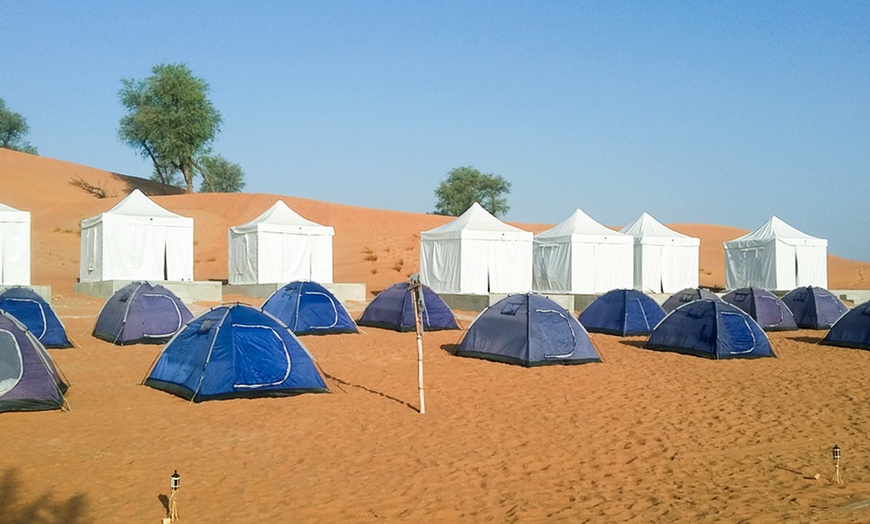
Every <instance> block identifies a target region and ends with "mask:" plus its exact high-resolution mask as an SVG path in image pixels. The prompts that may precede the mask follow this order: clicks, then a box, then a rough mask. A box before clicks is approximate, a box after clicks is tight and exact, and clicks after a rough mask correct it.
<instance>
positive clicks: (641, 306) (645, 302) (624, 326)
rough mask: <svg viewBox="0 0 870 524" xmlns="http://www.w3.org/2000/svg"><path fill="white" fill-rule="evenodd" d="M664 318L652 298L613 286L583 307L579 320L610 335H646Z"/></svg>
mask: <svg viewBox="0 0 870 524" xmlns="http://www.w3.org/2000/svg"><path fill="white" fill-rule="evenodd" d="M663 318H665V311H664V310H663V309H662V307H661V306H660V305H658V303H656V301H655V300H653V299H651V298H650V297H648V296H647V295H645V294H643V293H642V292H640V291H637V290H634V289H614V290H613V291H608V292H607V293H605V294H603V295H601V296H600V297H598V298H596V299H595V300H594V301H592V303H591V304H589V305H588V306H586V309H584V310H583V311H582V312H581V313H580V316H579V320H580V323H581V324H583V327H585V328H586V330H587V331H589V332H591V333H608V334H610V335H620V336H623V337H624V336H629V335H649V334H650V333H651V332H652V330H653V329H654V328H655V327H656V325H657V324H658V323H659V322H661V320H662V319H663Z"/></svg>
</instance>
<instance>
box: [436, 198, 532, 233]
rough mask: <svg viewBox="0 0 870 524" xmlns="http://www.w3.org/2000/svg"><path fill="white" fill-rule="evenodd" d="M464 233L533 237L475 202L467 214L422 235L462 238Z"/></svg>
mask: <svg viewBox="0 0 870 524" xmlns="http://www.w3.org/2000/svg"><path fill="white" fill-rule="evenodd" d="M462 231H491V232H494V233H519V234H522V235H524V236H525V235H528V236H531V235H532V234H531V233H530V232H528V231H523V230H522V229H520V228H518V227H514V226H512V225H509V224H505V223H504V222H502V221H501V220H499V219H498V218H496V217H494V216H493V215H492V214H491V213H490V212H489V211H487V210H486V209H484V208H483V206H481V205H480V204H478V203H477V202H475V203H473V204H471V207H469V208H468V209H467V210H466V211H465V213H462V214H461V215H459V216H458V217H456V218H455V219H454V220H452V221H450V222H448V223H446V224H444V225H442V226H439V227H436V228H435V229H430V230H429V231H424V232H423V233H421V237H422V236H423V235H425V236H427V237H429V238H448V237H452V238H456V237H458V236H462Z"/></svg>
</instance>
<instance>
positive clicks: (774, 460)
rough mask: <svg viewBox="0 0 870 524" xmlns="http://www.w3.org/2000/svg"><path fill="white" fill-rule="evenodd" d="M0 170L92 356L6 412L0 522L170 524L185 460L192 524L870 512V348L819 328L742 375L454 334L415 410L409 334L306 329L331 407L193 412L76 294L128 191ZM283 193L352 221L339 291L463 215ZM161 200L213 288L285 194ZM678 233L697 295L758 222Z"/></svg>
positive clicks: (342, 233)
mask: <svg viewBox="0 0 870 524" xmlns="http://www.w3.org/2000/svg"><path fill="white" fill-rule="evenodd" d="M76 176H80V177H82V178H83V179H84V180H86V181H87V182H88V183H90V184H92V185H104V187H105V189H106V190H107V191H108V192H109V193H110V194H113V195H115V197H114V198H109V199H96V198H94V197H93V196H91V195H88V194H87V193H85V192H83V191H82V190H81V189H78V188H76V187H74V186H72V185H70V184H69V183H68V182H69V180H70V178H72V177H76ZM0 177H2V181H3V190H2V195H0V201H2V202H3V203H5V204H8V205H11V206H13V207H17V208H20V209H25V210H29V211H30V212H31V213H32V219H33V224H32V236H33V245H32V252H33V283H34V284H49V285H51V286H52V290H53V294H54V298H53V305H54V307H55V309H56V311H57V312H58V314H59V315H60V316H61V318H62V320H63V321H64V323H65V325H66V327H67V331H68V333H69V334H70V336H71V337H72V338H73V339H74V340H75V342H76V344H77V347H76V348H73V349H69V350H52V351H51V354H52V356H53V357H54V359H55V361H56V362H57V363H58V365H59V366H60V367H61V368H62V370H63V371H64V373H65V374H66V376H67V377H68V378H69V380H70V381H71V383H72V387H71V389H70V391H69V393H68V395H67V398H68V400H69V402H70V404H71V406H72V411H69V412H65V413H63V412H41V413H3V414H0V420H2V426H0V427H2V429H3V431H2V432H0V446H2V449H3V453H2V459H0V522H16V523H17V522H58V523H60V522H64V523H67V522H101V523H102V522H119V523H127V522H159V521H160V518H162V517H163V515H164V506H163V502H162V497H163V496H165V495H166V494H167V491H168V489H167V488H168V485H169V476H170V475H171V473H172V471H173V469H178V471H179V473H180V474H181V476H182V490H181V492H180V498H179V503H178V504H179V510H180V514H181V517H182V520H181V522H337V521H350V522H377V521H387V522H392V521H404V522H456V521H465V522H478V521H495V522H518V521H521V522H539V521H564V522H699V521H703V522H739V521H751V522H785V521H789V522H791V521H795V522H868V521H870V507H867V508H865V507H863V506H862V505H861V504H860V503H861V502H862V501H865V500H867V499H870V458H868V444H867V443H866V437H865V435H866V434H867V433H868V431H870V410H868V409H867V405H868V404H867V403H868V401H870V392H868V390H867V388H866V386H865V382H866V377H867V376H870V352H864V351H857V350H849V349H842V348H831V347H825V346H817V345H816V344H815V342H817V341H818V340H819V338H820V337H821V336H822V335H823V332H815V331H807V330H802V331H798V332H791V333H775V334H772V335H771V340H772V342H773V344H774V347H775V349H776V351H777V352H778V354H779V356H780V358H778V359H763V360H756V361H735V362H729V361H720V362H715V361H708V360H704V359H700V358H693V357H687V356H683V355H676V354H668V353H658V352H651V351H646V350H643V349H640V348H639V345H640V344H641V343H642V341H643V340H644V339H643V338H641V337H635V338H627V339H620V338H618V337H612V336H607V335H593V337H592V338H593V341H594V342H595V344H596V345H597V347H598V349H599V351H600V353H601V355H602V356H603V358H604V359H605V363H604V364H587V365H582V366H570V367H543V368H533V369H525V368H520V367H516V366H509V365H504V364H496V363H492V362H486V361H481V360H475V359H465V358H458V357H453V356H451V355H449V354H448V353H447V350H448V349H450V347H451V345H453V344H455V343H456V342H457V340H458V338H459V335H460V334H459V332H436V333H429V334H427V335H426V337H425V339H424V345H425V348H426V349H425V351H426V386H427V389H426V395H427V396H426V406H427V413H426V414H425V415H420V414H419V413H417V412H416V411H415V408H414V407H415V406H416V405H417V391H416V350H415V343H414V335H413V334H408V333H405V334H399V333H394V332H389V331H384V330H379V329H373V328H367V329H366V334H360V335H337V336H324V337H305V338H303V342H304V343H305V344H306V345H307V347H308V348H309V349H310V350H311V351H312V353H313V354H314V355H315V356H316V358H317V359H318V361H319V363H320V365H321V367H322V368H323V370H324V371H325V372H326V373H327V374H328V377H329V378H328V379H327V383H328V385H329V386H330V388H331V389H332V391H333V393H332V394H329V395H302V396H299V397H293V398H278V399H256V400H227V401H217V402H206V403H202V404H196V405H189V404H188V403H187V402H186V401H184V400H183V399H180V398H177V397H174V396H171V395H168V394H166V393H163V392H161V391H157V390H153V389H151V388H147V387H143V386H139V385H138V383H139V381H141V380H142V378H143V377H144V375H145V373H146V372H147V370H148V369H149V366H150V365H151V363H152V362H153V361H154V359H155V358H156V357H157V355H158V354H159V351H160V347H155V346H146V345H138V346H130V347H123V348H120V347H116V346H112V345H110V344H108V343H105V342H102V341H99V340H96V339H94V338H93V337H91V336H90V332H91V330H92V328H93V322H94V318H95V316H96V314H97V312H98V310H99V308H100V306H101V304H102V301H101V300H99V299H95V298H91V297H85V296H81V295H76V294H73V293H72V284H73V282H74V281H75V279H76V277H77V275H78V250H79V236H78V223H79V220H81V219H82V218H85V217H89V216H93V215H95V214H97V213H99V212H101V211H104V210H106V209H108V208H109V207H111V206H112V205H114V204H115V203H116V202H117V201H118V200H119V199H120V198H122V197H123V196H124V195H125V194H126V190H127V188H128V187H129V184H131V183H133V182H135V181H133V182H131V181H129V180H128V181H125V180H122V179H119V178H117V177H115V176H114V175H112V174H110V173H107V172H104V171H99V170H96V169H92V168H87V167H84V166H79V165H74V164H69V163H66V162H60V161H56V160H51V159H44V158H39V157H33V156H30V155H24V154H19V153H13V152H9V151H6V150H2V149H0ZM34 187H37V188H38V191H36V192H33V188H34ZM152 190H153V189H152ZM282 198H285V201H286V202H287V203H288V205H290V206H291V207H292V208H293V209H295V210H296V211H298V212H299V213H300V214H302V215H303V216H305V217H306V218H309V219H312V220H315V221H318V222H321V223H325V224H329V225H332V226H334V227H335V230H336V236H335V277H336V281H338V282H365V283H366V285H367V288H368V290H369V291H376V290H380V289H383V288H384V287H386V286H387V285H389V284H392V283H393V282H396V281H399V280H403V279H405V278H407V275H408V273H412V272H415V271H416V266H417V260H418V259H417V256H418V255H417V243H418V241H419V239H418V238H417V235H418V234H419V231H421V230H425V229H429V228H431V227H434V226H436V225H439V224H442V223H444V222H446V221H448V220H449V218H446V217H437V216H431V215H424V214H412V213H398V212H392V211H378V210H371V209H364V208H358V207H352V206H343V205H336V204H327V203H323V202H315V201H311V200H304V199H298V198H291V197H282ZM155 199H156V200H157V202H158V203H160V204H161V205H163V206H165V207H167V208H168V209H171V210H173V211H175V212H178V213H181V214H184V215H188V216H193V217H194V219H195V224H196V226H195V227H196V231H195V235H196V246H195V257H196V267H195V275H196V278H197V279H200V280H204V279H221V278H225V277H226V228H227V227H229V226H230V225H235V224H239V223H242V222H245V221H247V220H250V219H252V218H254V217H255V216H256V215H258V214H259V213H260V212H262V211H263V210H264V209H266V208H267V207H268V206H269V205H271V204H272V203H273V202H274V200H275V199H276V196H274V195H250V194H237V195H174V196H160V197H155ZM522 226H523V227H527V228H529V229H531V230H533V231H540V230H542V229H545V228H546V227H547V226H544V225H522ZM673 227H674V228H675V229H677V230H678V231H681V232H684V233H687V234H691V235H693V236H698V237H700V238H701V263H700V266H701V282H702V285H720V286H721V285H722V281H723V269H722V266H723V257H724V255H723V253H722V247H721V242H722V241H723V240H728V239H730V238H734V237H736V236H738V235H740V234H742V233H744V232H745V231H743V230H739V229H735V228H728V227H722V226H706V225H689V224H677V225H674V226H673ZM373 258H376V260H372V259H373ZM868 267H870V264H867V263H863V262H855V261H849V260H844V259H841V258H838V257H834V256H831V257H830V258H829V280H830V284H829V286H830V287H831V288H841V289H842V288H866V287H868V286H867V285H866V283H865V280H864V278H865V277H864V275H865V274H867V270H868ZM231 298H232V299H235V298H237V297H231ZM246 301H247V302H249V303H254V304H255V305H257V301H254V300H251V299H246ZM210 305H211V304H194V306H193V309H194V311H195V313H198V312H201V311H203V310H204V309H206V308H207V307H209V306H210ZM460 316H461V318H463V319H464V321H465V323H466V324H467V323H468V320H469V319H471V318H473V315H472V314H470V313H460ZM834 444H838V445H839V446H840V447H841V448H842V450H843V462H842V470H841V471H842V475H843V477H844V479H845V481H846V483H845V484H843V485H839V486H837V485H832V484H831V483H830V482H829V480H828V479H830V476H831V475H832V474H833V465H832V462H831V460H830V448H831V446H833V445H834ZM816 473H820V474H821V477H820V478H819V479H815V478H814V476H815V474H816ZM850 504H851V505H852V506H850Z"/></svg>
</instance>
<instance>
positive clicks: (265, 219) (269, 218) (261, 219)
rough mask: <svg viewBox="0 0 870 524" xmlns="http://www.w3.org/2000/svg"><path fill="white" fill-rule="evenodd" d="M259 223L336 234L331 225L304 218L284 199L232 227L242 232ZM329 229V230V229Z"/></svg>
mask: <svg viewBox="0 0 870 524" xmlns="http://www.w3.org/2000/svg"><path fill="white" fill-rule="evenodd" d="M258 224H263V225H272V226H278V227H280V226H289V227H290V228H292V229H293V230H303V229H310V230H322V231H321V232H322V233H325V234H330V235H332V234H334V232H335V231H334V230H333V228H332V227H331V226H324V225H321V224H318V223H317V222H313V221H311V220H308V219H307V218H304V217H303V216H302V215H300V214H299V213H297V212H296V211H293V209H291V208H290V206H288V205H287V204H286V203H284V201H283V200H278V201H277V202H275V203H274V204H272V206H271V207H270V208H269V209H267V210H266V211H263V213H261V214H260V216H258V217H257V218H255V219H253V220H251V221H250V222H248V223H246V224H242V225H239V226H233V227H232V228H231V229H232V230H233V231H235V232H237V233H241V232H243V231H248V230H250V229H252V228H255V227H256V226H257V225H258ZM327 230H328V231H327Z"/></svg>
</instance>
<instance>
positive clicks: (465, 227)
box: [420, 202, 533, 295]
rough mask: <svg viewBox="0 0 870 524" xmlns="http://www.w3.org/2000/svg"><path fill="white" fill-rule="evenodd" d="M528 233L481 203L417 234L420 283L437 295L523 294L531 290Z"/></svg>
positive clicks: (530, 249) (530, 242)
mask: <svg viewBox="0 0 870 524" xmlns="http://www.w3.org/2000/svg"><path fill="white" fill-rule="evenodd" d="M532 237H533V235H532V233H530V232H528V231H523V230H522V229H519V228H516V227H513V226H511V225H508V224H505V223H504V222H502V221H500V220H499V219H497V218H496V217H494V216H492V215H491V214H490V213H489V212H488V211H486V210H485V209H484V208H483V207H482V206H481V205H480V204H478V203H476V202H475V203H474V204H472V205H471V207H469V208H468V210H467V211H466V212H465V213H463V214H462V215H461V216H459V217H457V218H456V219H455V220H453V221H452V222H448V223H446V224H444V225H442V226H440V227H436V228H435V229H430V230H429V231H423V232H422V233H420V280H421V282H423V284H425V285H427V286H429V287H430V288H431V289H432V290H433V291H435V292H436V293H456V294H475V295H485V294H488V293H525V292H528V291H529V290H531V288H532Z"/></svg>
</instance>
